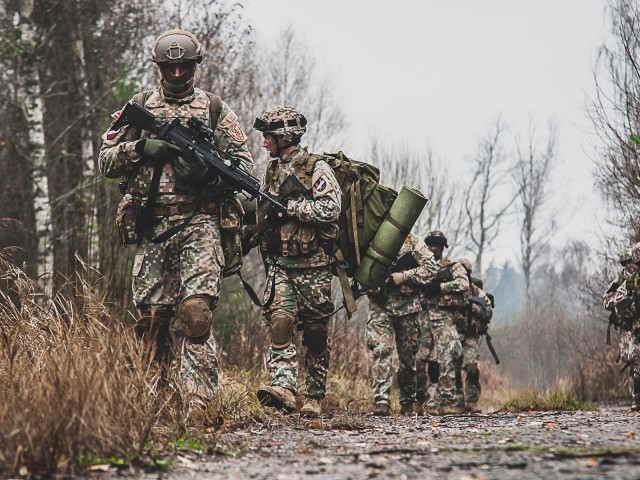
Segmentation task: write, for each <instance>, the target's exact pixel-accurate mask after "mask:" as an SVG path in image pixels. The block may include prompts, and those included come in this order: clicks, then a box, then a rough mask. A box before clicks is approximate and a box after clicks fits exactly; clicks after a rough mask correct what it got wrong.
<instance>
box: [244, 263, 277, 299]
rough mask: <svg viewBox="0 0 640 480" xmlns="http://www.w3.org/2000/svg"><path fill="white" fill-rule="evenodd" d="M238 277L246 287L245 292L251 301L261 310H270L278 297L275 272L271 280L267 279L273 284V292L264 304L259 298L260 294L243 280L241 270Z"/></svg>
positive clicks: (270, 277)
mask: <svg viewBox="0 0 640 480" xmlns="http://www.w3.org/2000/svg"><path fill="white" fill-rule="evenodd" d="M237 275H238V277H239V278H240V281H241V282H242V286H243V287H244V289H245V291H246V292H247V295H249V298H250V299H251V301H252V302H253V303H254V304H255V305H256V306H257V307H260V308H269V307H270V306H271V304H272V303H273V299H274V298H275V296H276V275H275V270H273V273H272V274H271V275H270V276H269V278H267V282H270V283H271V292H270V293H269V298H267V301H266V302H264V303H262V302H260V299H259V298H258V294H257V293H256V291H255V290H254V289H253V287H252V286H251V285H249V284H248V283H247V282H246V281H245V280H244V278H242V275H241V274H240V270H238V272H237Z"/></svg>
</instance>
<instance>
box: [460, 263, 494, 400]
mask: <svg viewBox="0 0 640 480" xmlns="http://www.w3.org/2000/svg"><path fill="white" fill-rule="evenodd" d="M459 263H460V265H462V266H463V267H464V268H465V270H466V271H467V276H468V278H469V281H470V284H471V288H470V291H469V294H470V297H469V306H468V307H467V314H466V316H465V320H466V321H465V322H460V323H458V324H457V326H458V334H459V335H460V342H461V343H462V357H461V358H460V361H459V362H458V364H457V365H456V384H457V385H456V390H457V396H458V405H460V406H462V407H465V409H466V410H467V411H470V412H476V411H477V407H476V404H477V402H478V400H479V399H480V392H481V387H480V370H479V369H478V360H479V358H480V352H479V350H478V342H479V340H480V335H481V334H482V332H483V331H484V332H486V327H487V324H488V323H489V321H490V320H491V317H492V316H493V305H492V303H491V300H490V298H489V296H488V295H487V293H486V292H485V291H484V290H482V286H483V283H482V280H480V279H479V278H472V277H471V273H472V271H473V269H472V266H471V262H470V261H469V260H468V259H467V258H461V259H460V260H459ZM463 372H464V388H463V387H462V383H463V379H462V373H463Z"/></svg>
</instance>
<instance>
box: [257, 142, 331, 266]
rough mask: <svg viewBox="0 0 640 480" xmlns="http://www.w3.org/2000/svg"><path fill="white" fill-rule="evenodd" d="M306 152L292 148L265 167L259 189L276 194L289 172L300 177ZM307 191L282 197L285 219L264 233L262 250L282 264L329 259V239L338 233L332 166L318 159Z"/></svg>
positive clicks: (312, 263)
mask: <svg viewBox="0 0 640 480" xmlns="http://www.w3.org/2000/svg"><path fill="white" fill-rule="evenodd" d="M308 158H309V153H308V152H307V150H306V148H302V147H300V146H296V148H295V150H294V151H293V152H291V153H290V154H289V155H287V156H286V157H284V158H279V159H278V160H277V162H272V163H271V164H270V165H269V167H267V172H266V173H265V176H264V178H263V181H262V187H261V188H262V191H265V192H268V193H269V194H271V195H272V196H274V197H278V195H279V191H280V185H282V183H283V182H284V180H285V179H286V178H287V177H288V176H289V175H290V174H294V175H296V176H298V177H302V176H303V175H304V172H305V167H306V164H307V160H308ZM309 187H310V190H309V193H308V194H307V195H305V196H300V197H299V198H288V199H284V201H286V206H287V214H288V221H287V222H285V223H283V224H282V225H279V226H277V227H276V228H274V229H271V230H269V231H267V232H266V233H265V238H264V239H263V241H262V246H261V248H262V250H263V252H264V253H266V254H267V255H268V256H269V257H270V258H271V260H272V261H276V262H277V263H278V264H279V265H281V266H282V267H284V268H309V267H318V266H322V265H328V264H329V263H331V261H332V258H331V255H330V254H331V250H332V248H331V243H332V241H333V240H334V239H335V238H336V236H337V234H338V217H339V216H340V208H341V200H340V198H341V195H342V191H341V190H340V185H339V184H338V181H337V180H336V177H335V175H334V173H333V170H332V169H331V167H330V166H329V164H328V163H327V162H325V161H324V160H318V161H317V162H316V163H315V165H314V169H313V174H312V176H311V185H309Z"/></svg>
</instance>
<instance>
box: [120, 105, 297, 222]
mask: <svg viewBox="0 0 640 480" xmlns="http://www.w3.org/2000/svg"><path fill="white" fill-rule="evenodd" d="M187 123H188V127H185V126H184V125H182V123H181V122H180V120H179V119H177V118H174V119H173V120H172V121H171V122H166V121H163V120H159V119H157V118H156V116H155V115H154V114H153V113H151V112H150V111H149V110H147V109H146V108H143V107H141V106H140V105H138V104H137V103H134V102H129V103H127V105H126V106H125V107H124V109H123V110H122V113H121V114H120V117H118V119H117V120H116V121H115V123H114V124H113V125H112V127H111V129H112V130H118V129H120V128H122V127H124V126H127V125H128V126H132V127H136V128H137V129H138V130H147V131H149V132H151V133H153V134H155V135H157V136H158V138H159V139H160V140H164V141H165V142H169V143H171V144H173V145H175V146H176V147H178V148H180V150H182V152H183V153H184V154H185V155H189V156H194V155H195V156H198V157H200V158H201V159H202V160H203V161H204V162H205V164H206V165H207V175H213V174H215V175H217V176H218V177H219V178H220V179H221V180H223V181H224V182H225V183H226V184H227V185H229V186H230V187H231V188H232V189H234V190H236V191H243V192H246V193H248V194H249V195H251V197H252V198H255V197H260V198H262V199H264V200H266V201H267V202H269V203H270V204H271V205H273V208H275V209H277V210H278V211H280V212H286V211H287V208H286V207H285V206H284V205H282V204H281V203H280V202H278V201H277V200H275V199H273V198H271V197H270V196H269V195H268V194H266V193H265V192H261V191H260V182H259V180H258V179H257V178H255V177H254V176H252V175H250V174H248V173H246V172H244V171H243V170H241V169H240V168H239V167H240V159H237V158H232V157H230V156H229V155H227V154H226V153H224V152H223V151H222V150H220V149H219V148H218V147H216V146H215V145H214V144H213V130H212V129H211V128H209V126H208V125H206V124H205V123H204V122H203V121H202V120H201V119H199V118H198V117H196V116H195V115H194V116H192V117H191V118H190V119H189V120H188V121H187ZM220 153H222V154H223V155H224V156H228V157H230V159H229V160H223V159H222V158H220Z"/></svg>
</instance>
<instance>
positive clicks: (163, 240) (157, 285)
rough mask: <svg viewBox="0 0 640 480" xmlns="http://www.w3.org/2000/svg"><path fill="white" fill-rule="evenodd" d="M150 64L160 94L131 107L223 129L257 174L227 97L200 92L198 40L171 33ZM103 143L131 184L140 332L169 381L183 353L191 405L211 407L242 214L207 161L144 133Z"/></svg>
mask: <svg viewBox="0 0 640 480" xmlns="http://www.w3.org/2000/svg"><path fill="white" fill-rule="evenodd" d="M152 60H153V62H154V63H155V64H156V65H157V66H158V68H159V70H160V75H161V82H160V86H159V87H158V88H156V89H155V90H151V91H146V92H141V93H138V94H136V95H135V96H134V97H133V99H132V101H133V102H136V103H138V104H140V105H142V106H143V107H144V108H146V109H147V110H149V111H150V112H151V113H153V114H154V115H155V116H157V117H158V118H161V119H166V120H171V119H174V118H178V119H180V121H181V122H182V123H184V124H186V122H187V120H188V119H189V118H190V117H191V116H192V115H195V116H197V117H199V118H201V119H202V120H203V121H205V122H207V123H208V124H209V125H210V126H211V128H213V129H215V132H214V143H215V145H216V146H218V147H219V148H220V150H221V151H222V152H224V153H225V154H226V156H227V157H229V158H235V159H237V160H238V161H239V164H240V168H242V169H243V170H244V171H245V172H248V173H250V172H251V171H252V169H253V160H252V159H251V155H250V154H249V151H248V149H247V146H246V144H245V140H246V136H245V134H244V132H243V131H242V129H241V128H240V125H239V123H238V117H237V116H236V114H235V113H233V112H232V111H231V109H230V108H229V107H228V106H227V105H226V104H225V103H224V102H223V101H222V100H221V99H220V97H219V96H217V95H213V94H211V93H208V92H205V91H203V90H200V89H199V88H197V87H195V86H194V78H195V73H196V68H197V64H198V63H200V62H201V61H202V47H201V46H200V43H199V42H198V40H197V39H196V38H195V36H194V35H192V34H191V33H189V32H185V31H183V30H170V31H168V32H165V33H163V34H162V35H160V36H159V37H158V38H157V39H156V40H155V42H154V43H153V48H152ZM118 115H119V112H116V114H114V115H113V116H114V118H117V117H118ZM102 141H103V143H102V148H101V150H100V156H99V160H100V170H101V171H102V173H103V174H104V175H105V176H106V177H108V178H117V177H122V176H124V177H125V181H124V182H123V183H122V184H121V186H123V188H124V190H125V192H126V194H125V196H124V198H123V201H122V202H121V203H120V205H119V207H118V218H117V223H118V227H119V231H120V233H121V240H122V242H123V244H127V243H130V244H137V245H138V250H137V253H136V256H135V260H134V265H133V301H134V304H135V306H136V309H137V313H138V318H137V322H136V325H135V331H136V333H137V334H138V335H139V337H141V338H142V339H143V340H144V341H145V342H146V343H147V346H148V348H149V349H150V350H151V351H154V352H155V358H156V360H158V361H159V362H161V364H162V365H163V366H164V371H165V373H166V372H167V368H168V364H169V363H170V362H171V360H172V358H174V357H175V354H176V353H178V352H180V353H181V360H180V377H181V380H182V382H183V384H185V386H186V388H187V391H188V392H189V393H192V394H194V395H195V396H194V397H193V399H197V400H199V401H209V400H211V399H212V398H213V396H214V395H215V392H216V390H217V381H218V374H217V357H216V350H215V343H214V339H213V337H211V332H210V330H211V316H212V311H213V310H214V309H215V306H216V303H217V301H218V295H219V292H220V279H221V273H222V268H223V267H224V265H225V259H224V253H223V249H222V246H221V228H222V229H228V230H230V231H233V230H237V229H239V228H240V220H241V215H242V210H241V208H240V207H239V205H238V204H237V203H236V200H235V198H234V197H233V196H232V194H229V193H225V188H224V185H223V184H220V181H219V180H218V178H217V177H213V178H212V177H211V176H206V175H207V173H206V166H205V165H204V163H203V162H202V161H201V160H200V159H198V158H197V157H193V158H189V157H187V156H186V155H185V154H184V152H182V151H181V150H180V149H179V148H177V147H175V146H173V145H172V144H170V143H168V142H165V141H163V140H159V139H157V138H154V136H153V135H152V134H150V133H149V132H147V131H146V130H143V131H142V132H140V131H138V130H137V129H136V128H131V127H124V128H121V129H120V130H118V131H113V130H111V129H109V130H108V131H107V132H106V133H105V134H104V135H103V136H102ZM142 211H143V212H144V214H143V215H142V216H143V217H144V220H142V221H141V220H140V217H141V215H140V212H142ZM141 223H142V224H143V225H141ZM176 314H177V316H178V318H175V319H174V316H175V315H176ZM174 320H175V321H174ZM172 323H173V324H172ZM172 330H173V331H174V332H175V335H176V336H175V337H174V335H173V334H172ZM175 339H178V340H179V341H174V340H175Z"/></svg>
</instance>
